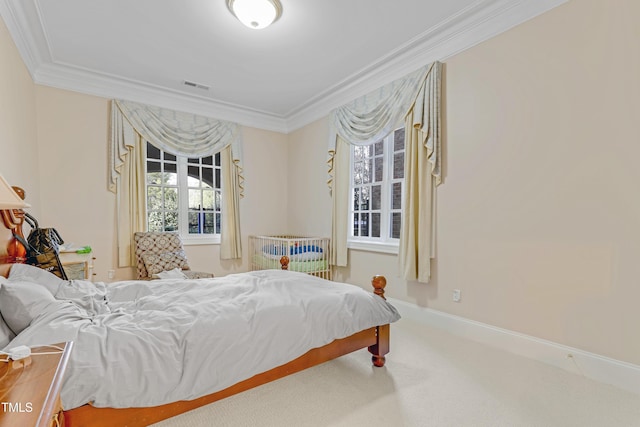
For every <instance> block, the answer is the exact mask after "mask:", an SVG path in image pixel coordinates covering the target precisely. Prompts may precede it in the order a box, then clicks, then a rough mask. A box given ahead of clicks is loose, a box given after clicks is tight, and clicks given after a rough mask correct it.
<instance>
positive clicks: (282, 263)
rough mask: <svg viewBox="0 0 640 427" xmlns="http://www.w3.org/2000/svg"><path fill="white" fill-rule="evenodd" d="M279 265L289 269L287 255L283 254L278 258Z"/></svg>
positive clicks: (283, 268)
mask: <svg viewBox="0 0 640 427" xmlns="http://www.w3.org/2000/svg"><path fill="white" fill-rule="evenodd" d="M280 266H281V269H282V270H288V269H289V257H288V256H286V255H284V256H282V258H280Z"/></svg>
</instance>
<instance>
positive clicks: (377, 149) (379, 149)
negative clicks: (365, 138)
mask: <svg viewBox="0 0 640 427" xmlns="http://www.w3.org/2000/svg"><path fill="white" fill-rule="evenodd" d="M374 147H375V149H374V152H375V155H376V156H381V155H382V153H383V152H384V142H383V141H378V142H376V143H375V145H374Z"/></svg>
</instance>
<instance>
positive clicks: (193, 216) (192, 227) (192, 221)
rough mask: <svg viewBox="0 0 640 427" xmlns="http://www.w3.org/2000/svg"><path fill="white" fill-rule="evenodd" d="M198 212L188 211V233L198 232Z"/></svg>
mask: <svg viewBox="0 0 640 427" xmlns="http://www.w3.org/2000/svg"><path fill="white" fill-rule="evenodd" d="M198 217H199V212H189V234H199V233H200V221H198Z"/></svg>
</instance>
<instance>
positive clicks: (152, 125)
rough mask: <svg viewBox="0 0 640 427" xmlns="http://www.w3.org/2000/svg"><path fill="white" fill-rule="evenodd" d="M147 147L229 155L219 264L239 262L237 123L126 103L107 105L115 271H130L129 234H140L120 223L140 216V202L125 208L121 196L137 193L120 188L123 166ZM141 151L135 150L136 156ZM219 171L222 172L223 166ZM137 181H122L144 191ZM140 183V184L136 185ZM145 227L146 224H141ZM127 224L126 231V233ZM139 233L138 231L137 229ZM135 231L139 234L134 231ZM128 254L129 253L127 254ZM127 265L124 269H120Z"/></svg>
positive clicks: (137, 225) (191, 154) (198, 154)
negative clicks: (117, 267)
mask: <svg viewBox="0 0 640 427" xmlns="http://www.w3.org/2000/svg"><path fill="white" fill-rule="evenodd" d="M145 141H149V142H150V143H151V144H153V145H155V146H156V147H158V148H160V149H162V150H165V151H168V152H170V153H172V154H176V155H179V156H188V157H204V156H210V155H213V154H216V153H218V152H220V151H223V150H224V149H228V154H225V161H224V163H223V164H224V165H226V169H227V171H223V173H225V174H226V175H225V178H226V179H225V181H228V182H227V184H226V185H225V184H223V185H225V188H224V190H226V191H223V194H222V197H223V200H222V217H223V218H224V219H225V220H223V224H222V230H221V236H220V237H221V243H222V244H221V250H220V257H221V258H222V259H235V258H240V257H241V256H242V255H241V245H240V242H241V236H240V227H239V222H240V212H239V198H241V197H242V196H243V189H244V188H243V185H244V178H243V175H242V144H241V138H240V128H239V126H238V124H237V123H233V122H228V121H224V120H217V119H213V118H209V117H204V116H199V115H195V114H190V113H185V112H179V111H173V110H168V109H165V108H160V107H155V106H150V105H144V104H139V103H136V102H131V101H123V100H113V101H112V102H111V138H110V140H109V153H110V155H109V171H108V173H109V177H108V188H109V191H111V192H113V193H115V194H116V199H117V204H118V207H119V208H118V214H117V215H118V227H119V230H118V252H119V260H120V261H119V262H120V264H121V265H120V267H125V266H131V265H135V264H130V262H131V261H129V262H126V261H125V260H126V259H131V258H132V256H133V255H131V254H128V252H130V251H131V248H132V247H133V245H132V244H131V239H133V233H134V232H136V231H145V230H144V227H145V225H142V226H141V225H140V223H139V221H136V222H132V221H124V218H126V217H127V216H129V217H132V216H134V215H139V212H141V211H144V202H145V201H144V198H142V199H141V200H140V198H139V197H138V198H137V199H138V200H139V201H138V203H129V202H126V203H125V202H124V201H123V198H124V197H127V196H126V193H135V194H138V193H139V192H140V191H141V190H140V189H134V188H132V187H128V188H124V185H123V184H125V183H124V182H120V181H124V179H123V176H124V172H125V171H126V170H127V168H128V166H127V163H128V162H129V161H130V160H131V158H132V157H133V156H132V155H131V154H132V153H134V152H135V151H136V146H137V145H139V144H144V142H145ZM139 149H140V148H138V150H139ZM223 168H224V166H223ZM142 178H143V179H142V181H140V179H127V180H126V181H127V182H128V183H129V184H130V185H131V186H135V185H138V186H139V185H143V186H144V176H143V177H142ZM141 182H142V184H140V183H141ZM145 223H146V222H145ZM127 224H135V225H131V227H132V228H131V229H127ZM140 227H142V228H141V229H140ZM134 228H138V229H134ZM127 248H129V249H127ZM123 263H127V264H128V265H122V264H123Z"/></svg>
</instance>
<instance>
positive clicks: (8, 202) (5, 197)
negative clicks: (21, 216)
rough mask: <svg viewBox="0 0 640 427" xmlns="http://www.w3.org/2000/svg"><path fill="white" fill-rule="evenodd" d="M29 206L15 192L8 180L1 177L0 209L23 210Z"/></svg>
mask: <svg viewBox="0 0 640 427" xmlns="http://www.w3.org/2000/svg"><path fill="white" fill-rule="evenodd" d="M28 207H29V205H28V204H27V203H25V201H24V200H22V199H21V198H20V196H18V194H17V193H16V192H15V191H13V188H11V186H10V185H9V183H8V182H7V180H6V179H4V177H3V176H2V175H0V209H22V208H28Z"/></svg>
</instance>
